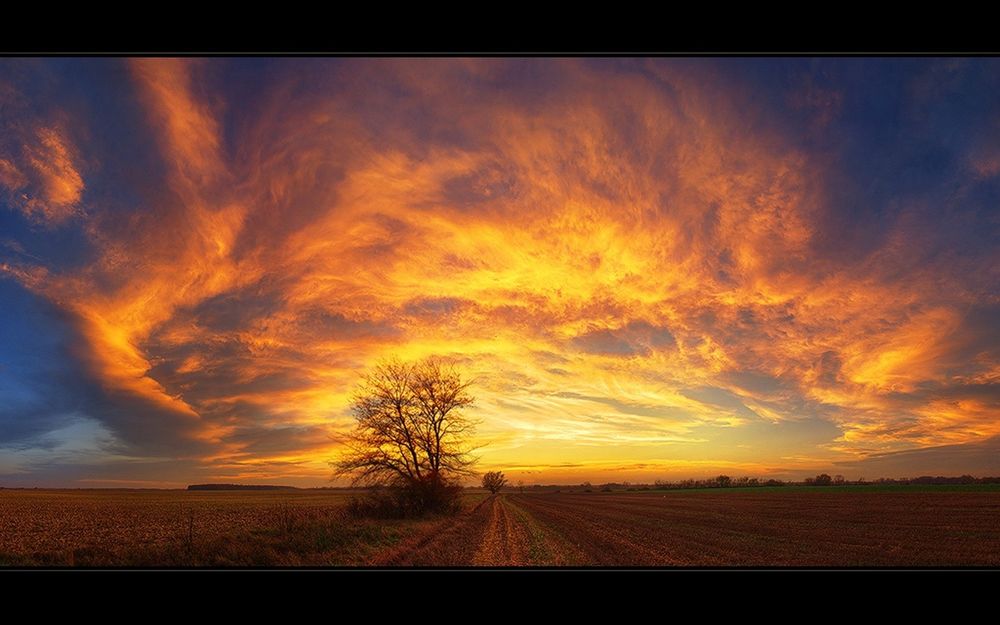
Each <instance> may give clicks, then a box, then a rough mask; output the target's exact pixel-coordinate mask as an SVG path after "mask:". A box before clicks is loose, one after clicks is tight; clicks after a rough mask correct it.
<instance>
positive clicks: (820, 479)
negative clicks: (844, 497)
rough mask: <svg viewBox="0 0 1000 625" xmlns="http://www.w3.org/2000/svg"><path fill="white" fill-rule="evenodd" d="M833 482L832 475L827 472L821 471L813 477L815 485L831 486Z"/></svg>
mask: <svg viewBox="0 0 1000 625" xmlns="http://www.w3.org/2000/svg"><path fill="white" fill-rule="evenodd" d="M832 482H833V478H832V477H830V476H829V475H827V474H826V473H820V474H819V475H817V476H816V477H815V478H814V479H813V486H829V485H830V484H831V483H832Z"/></svg>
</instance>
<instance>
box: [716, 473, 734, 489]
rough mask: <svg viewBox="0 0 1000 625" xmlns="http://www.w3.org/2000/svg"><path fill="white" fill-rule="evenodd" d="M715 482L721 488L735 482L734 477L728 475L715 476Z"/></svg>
mask: <svg viewBox="0 0 1000 625" xmlns="http://www.w3.org/2000/svg"><path fill="white" fill-rule="evenodd" d="M715 482H716V483H717V484H718V485H719V487H721V488H729V485H730V484H732V483H733V478H731V477H729V476H728V475H720V476H719V477H717V478H715Z"/></svg>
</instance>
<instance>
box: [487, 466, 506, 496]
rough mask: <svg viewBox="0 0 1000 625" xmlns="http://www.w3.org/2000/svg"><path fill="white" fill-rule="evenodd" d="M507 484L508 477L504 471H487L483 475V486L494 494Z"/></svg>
mask: <svg viewBox="0 0 1000 625" xmlns="http://www.w3.org/2000/svg"><path fill="white" fill-rule="evenodd" d="M506 484H507V478H505V477H504V476H503V471H487V472H486V473H485V474H484V475H483V488H485V489H487V490H488V491H490V492H491V493H493V494H494V495H496V494H497V493H498V492H500V489H501V488H503V487H504V485H506Z"/></svg>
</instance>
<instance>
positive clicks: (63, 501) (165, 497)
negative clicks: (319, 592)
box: [0, 486, 1000, 567]
mask: <svg viewBox="0 0 1000 625" xmlns="http://www.w3.org/2000/svg"><path fill="white" fill-rule="evenodd" d="M349 496H350V495H347V494H344V493H340V492H337V491H274V492H267V491H265V492H245V491H242V492H240V491H237V492H226V491H218V492H211V491H209V492H187V491H114V490H93V491H87V490H64V491H56V490H0V565H7V566H38V565H41V566H331V565H333V566H712V567H718V566H722V567H727V566H972V565H979V566H983V565H985V566H998V565H1000V491H998V490H997V489H996V488H988V487H978V488H977V487H969V488H947V487H944V488H942V487H934V486H930V487H913V486H911V487H901V488H898V487H894V488H887V489H879V488H877V487H865V488H858V489H854V488H811V489H810V488H802V489H796V488H785V489H780V488H779V489H767V488H759V489H724V490H722V489H714V490H706V491H647V492H615V493H582V492H549V493H531V494H521V493H505V494H502V495H500V496H496V497H490V496H488V495H486V494H480V493H469V494H467V495H465V496H464V497H465V499H464V502H463V503H464V510H463V511H462V512H461V513H460V514H458V515H456V516H453V517H431V518H427V519H421V520H375V519H356V518H352V517H351V516H350V515H348V514H347V512H346V509H345V504H346V503H347V498H348V497H349Z"/></svg>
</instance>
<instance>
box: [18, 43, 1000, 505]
mask: <svg viewBox="0 0 1000 625" xmlns="http://www.w3.org/2000/svg"><path fill="white" fill-rule="evenodd" d="M998 200H1000V60H998V59H990V58H942V59H932V58H878V59H864V58H849V59H836V58H760V59H755V58H711V59H708V58H706V59H695V58H691V59H681V58H659V59H624V58H621V59H599V58H576V59H543V58H535V59H517V58H478V59H464V58H424V59H401V58H386V59H361V58H352V59H346V58H345V59H335V58H311V59H310V58H277V59H266V58H265V59H258V58H228V59H227V58H211V59H197V58H184V59H169V58H156V59H128V58H80V59H60V58H45V59H31V58H21V59H14V58H6V59H0V485H3V486H72V487H105V486H120V487H177V486H184V485H185V484H190V483H196V482H240V483H280V484H291V485H298V486H324V485H331V484H340V483H341V482H331V475H332V471H331V467H330V462H331V461H335V460H336V459H337V457H338V454H339V450H340V443H339V440H341V439H340V437H341V436H343V434H344V433H346V432H348V431H350V429H351V428H352V427H353V424H354V418H353V416H352V414H351V411H350V398H351V394H352V392H353V391H354V389H355V387H356V386H357V385H358V383H359V382H360V381H361V379H362V376H363V375H364V373H365V372H366V371H367V370H369V368H370V367H372V366H373V365H375V364H376V363H378V362H379V361H381V360H383V359H385V358H388V357H398V358H401V359H403V360H415V359H419V358H423V357H426V356H436V357H439V358H443V359H445V360H446V361H447V362H450V363H452V364H453V365H454V366H455V367H456V369H457V370H458V371H460V372H461V374H462V375H463V376H464V377H466V378H468V379H471V380H473V386H472V387H471V392H472V394H473V395H474V396H475V397H476V403H475V405H474V406H473V407H472V408H470V409H469V410H468V411H467V415H468V416H469V417H471V418H474V419H477V420H478V421H479V427H478V430H477V439H476V442H477V444H479V445H481V447H480V449H479V451H478V452H477V455H478V456H479V458H480V461H479V468H480V469H481V470H483V471H485V470H489V469H501V470H503V471H504V472H505V474H506V475H507V476H508V478H509V479H510V480H511V481H512V482H517V481H523V482H524V483H528V484H530V483H581V482H583V481H591V482H593V483H595V484H596V483H603V482H621V481H632V482H651V481H653V480H655V479H685V478H704V477H709V476H713V475H718V474H720V473H725V474H728V475H733V476H743V475H746V476H756V477H761V478H769V477H776V478H780V479H801V478H802V477H804V476H807V475H815V474H816V473H819V472H828V473H831V474H843V475H844V476H845V477H847V478H848V479H856V478H858V477H866V478H868V479H872V478H876V477H880V476H887V477H903V476H917V475H961V474H965V473H968V474H972V475H977V476H984V475H998V474H1000V246H998V245H997V242H998V241H1000V206H998Z"/></svg>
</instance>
